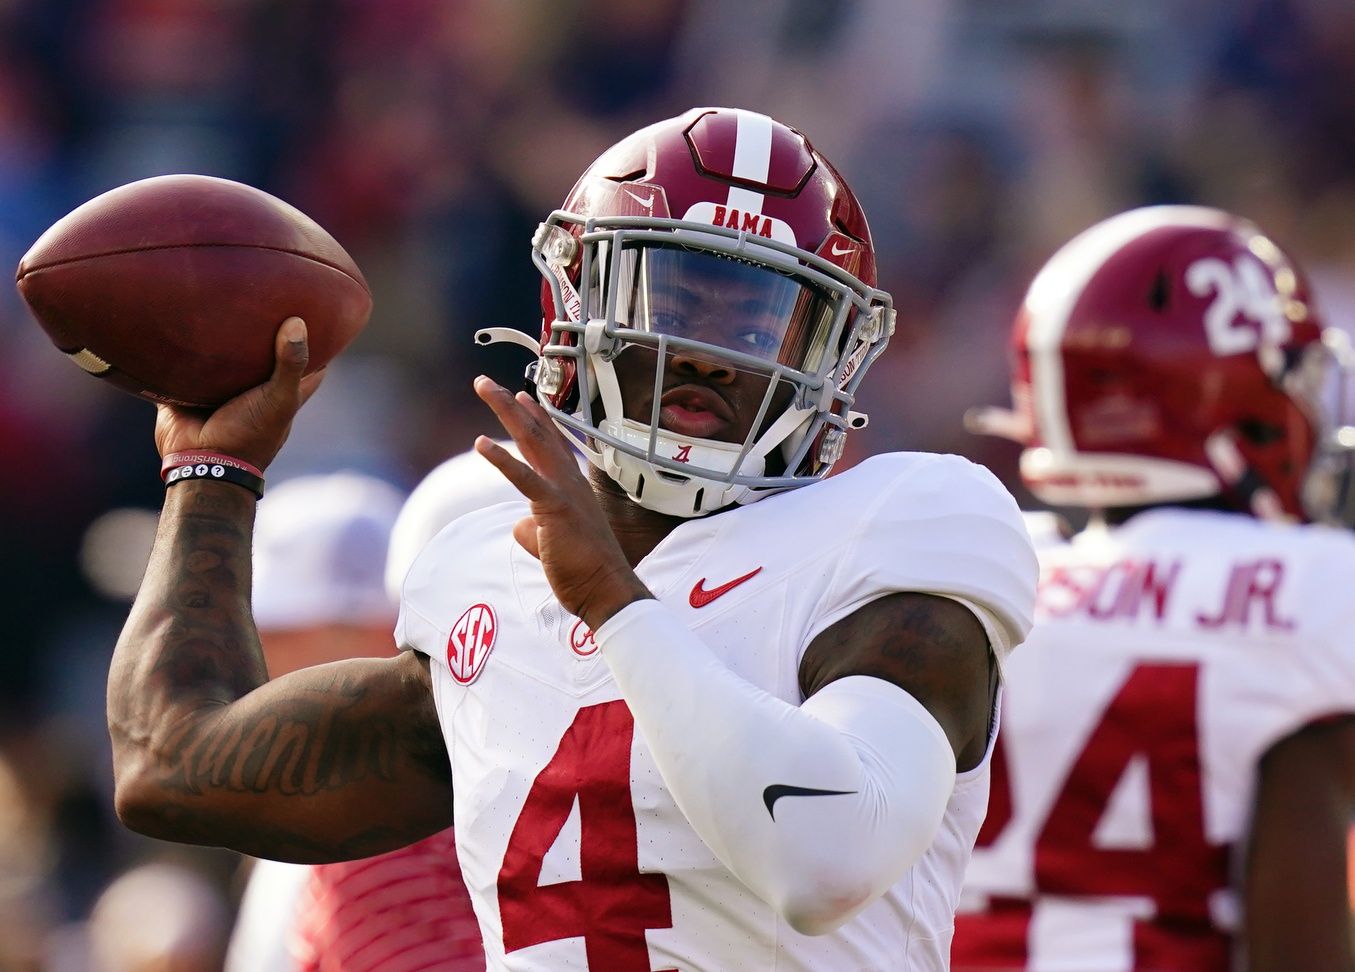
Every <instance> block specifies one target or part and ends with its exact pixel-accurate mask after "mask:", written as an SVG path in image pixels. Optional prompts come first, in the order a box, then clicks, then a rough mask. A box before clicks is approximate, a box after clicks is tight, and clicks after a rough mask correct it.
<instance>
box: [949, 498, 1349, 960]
mask: <svg viewBox="0 0 1355 972" xmlns="http://www.w3.org/2000/svg"><path fill="white" fill-rule="evenodd" d="M1040 563H1041V577H1040V596H1039V599H1038V602H1037V609H1036V625H1035V629H1034V631H1033V632H1032V634H1031V637H1030V640H1029V641H1028V642H1027V644H1026V645H1025V646H1024V647H1023V648H1022V649H1021V651H1020V653H1019V654H1018V655H1017V656H1016V657H1014V658H1013V659H1012V661H1011V664H1010V665H1008V666H1007V669H1006V672H1005V675H1006V690H1005V692H1004V698H1003V727H1002V735H1001V738H1000V740H999V745H998V747H997V752H996V753H995V755H994V757H993V785H992V802H991V805H990V807H989V815H988V819H987V821H986V822H985V824H984V826H983V830H982V832H981V833H980V836H979V840H978V847H977V848H976V849H975V851H974V856H973V859H972V861H971V862H970V867H969V872H968V874H967V875H966V886H965V895H964V900H963V903H962V905H961V915H960V916H959V919H958V921H957V927H956V936H955V949H954V952H953V962H954V967H955V969H956V970H957V972H959V970H977V969H992V968H998V967H1000V968H1024V969H1030V970H1064V969H1076V970H1078V972H1126V970H1134V969H1153V970H1156V972H1187V970H1189V972H1209V970H1214V969H1226V968H1228V967H1229V963H1230V960H1231V957H1230V951H1231V949H1232V947H1233V941H1232V937H1231V933H1232V932H1234V931H1235V930H1236V928H1237V927H1238V919H1239V900H1238V895H1237V893H1236V889H1235V888H1234V886H1233V883H1232V882H1233V881H1234V880H1235V878H1236V874H1237V873H1238V869H1239V867H1240V865H1241V853H1242V851H1243V850H1244V849H1245V843H1246V838H1247V827H1248V820H1249V817H1250V812H1251V806H1252V801H1253V796H1254V791H1255V788H1256V767H1257V762H1258V760H1259V759H1260V758H1261V756H1262V755H1263V754H1264V753H1265V752H1266V750H1267V749H1268V748H1270V747H1271V746H1273V745H1274V744H1275V743H1276V742H1278V741H1279V740H1281V739H1283V738H1284V737H1286V736H1288V735H1290V734H1292V733H1293V732H1295V731H1296V730H1298V729H1300V728H1302V727H1303V726H1304V725H1306V724H1308V723H1311V722H1313V721H1315V720H1318V719H1321V718H1323V717H1324V716H1328V715H1332V714H1336V713H1347V712H1355V641H1353V640H1352V632H1355V601H1353V600H1352V598H1351V596H1350V584H1351V580H1352V579H1353V578H1355V538H1352V537H1351V536H1350V535H1349V534H1347V533H1345V532H1344V531H1338V530H1335V529H1331V528H1327V527H1317V526H1310V527H1296V526H1295V527H1286V526H1278V525H1275V524H1268V523H1264V522H1261V521H1258V520H1254V519H1252V518H1250V517H1245V516H1239V515H1231V514H1226V513H1215V512H1202V511H1189V510H1172V509H1163V510H1157V511H1151V512H1147V513H1143V514H1140V515H1138V516H1136V517H1134V518H1133V519H1132V520H1130V521H1129V522H1128V523H1126V524H1125V525H1124V526H1122V527H1119V528H1117V529H1113V530H1109V531H1106V530H1093V531H1088V532H1085V533H1083V534H1081V535H1079V536H1078V537H1075V538H1074V539H1073V541H1072V542H1070V543H1065V544H1060V545H1055V546H1051V547H1047V548H1045V549H1043V550H1041V552H1040ZM970 909H976V910H977V912H978V913H976V914H973V915H970V914H967V913H966V912H968V911H969V910H970Z"/></svg>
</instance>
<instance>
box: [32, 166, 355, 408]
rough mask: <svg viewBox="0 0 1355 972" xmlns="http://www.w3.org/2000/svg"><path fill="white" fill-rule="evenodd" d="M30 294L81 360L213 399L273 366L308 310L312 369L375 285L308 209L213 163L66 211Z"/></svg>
mask: <svg viewBox="0 0 1355 972" xmlns="http://www.w3.org/2000/svg"><path fill="white" fill-rule="evenodd" d="M18 285H19V293H20V294H22V295H23V298H24V300H25V301H27V303H28V306H29V307H30V308H31V309H32V311H33V314H34V315H35V316H36V317H37V319H38V322H39V323H40V324H41V325H42V327H43V329H44V330H46V332H47V334H48V336H49V337H50V338H51V339H52V343H53V344H55V345H56V346H57V347H58V348H59V349H60V350H62V351H64V352H65V353H66V354H68V355H70V357H71V359H72V360H73V361H75V363H76V364H78V365H79V366H80V367H81V368H84V369H85V370H86V371H88V372H89V373H90V374H93V375H97V376H98V377H100V378H103V379H104V380H106V381H109V382H112V383H113V384H114V385H117V386H118V387H119V388H122V389H124V390H126V391H129V392H131V393H132V394H134V395H140V396H141V397H143V398H148V399H151V400H152V401H159V402H169V403H171V404H178V405H196V406H215V405H219V404H221V403H222V402H224V401H226V400H227V399H229V398H232V397H234V396H235V395H237V394H239V393H240V392H242V391H244V390H246V389H248V388H252V387H253V386H255V385H258V384H260V383H262V382H264V381H266V380H267V379H268V376H269V375H270V374H271V373H272V370H273V340H274V335H275V334H276V333H277V329H278V325H280V324H281V323H282V322H283V321H284V320H286V319H287V318H288V317H291V316H293V315H295V316H297V317H302V318H305V321H306V327H307V331H308V334H309V339H310V364H309V367H308V371H315V370H316V369H318V368H321V367H323V366H324V365H326V364H327V363H328V362H329V361H330V360H331V359H332V358H333V357H334V356H335V355H336V354H338V353H339V352H340V351H341V350H343V348H344V347H345V346H346V345H347V344H348V343H349V342H350V341H351V340H353V338H354V337H356V336H357V334H358V332H359V331H361V330H362V328H363V327H364V326H365V325H366V323H367V318H368V316H369V315H370V314H371V311H372V295H371V291H370V290H368V288H367V282H366V280H364V279H363V276H362V272H361V271H360V270H358V268H357V265H356V264H355V263H354V262H353V259H352V257H350V256H349V255H348V254H347V253H346V252H345V251H344V248H343V247H342V246H340V245H339V244H338V242H336V241H335V239H334V238H333V237H332V236H330V235H329V234H328V233H327V232H325V230H324V229H322V228H321V227H320V226H319V225H318V224H317V223H316V222H315V221H314V220H312V219H311V218H310V217H309V216H307V215H306V214H305V213H303V212H301V211H300V210H298V209H296V208H294V207H292V206H289V205H288V204H287V203H285V202H283V201H282V200H280V199H277V198H275V197H273V196H270V195H269V194H268V193H266V192H262V191H260V190H258V189H255V188H253V187H251V186H246V185H242V184H240V183H238V182H231V181H229V180H226V179H216V178H212V177H210V176H202V175H168V176H157V177H156V178H153V179H143V180H141V181H139V182H132V183H129V184H127V185H125V186H120V187H118V188H117V189H113V190H110V191H109V192H106V193H104V194H103V195H101V196H97V197H95V198H94V199H91V200H90V201H89V202H87V203H85V204H84V205H83V206H80V207H79V208H78V209H76V210H74V211H73V212H71V213H69V214H67V215H66V216H64V217H62V218H61V219H60V220H58V221H57V222H56V223H55V224H54V225H53V226H52V227H51V228H50V229H49V230H47V232H45V233H43V234H42V236H41V237H39V238H38V241H37V242H36V243H34V244H33V247H32V249H30V250H29V251H28V253H27V254H26V255H25V256H24V258H23V259H22V260H20V261H19V273H18Z"/></svg>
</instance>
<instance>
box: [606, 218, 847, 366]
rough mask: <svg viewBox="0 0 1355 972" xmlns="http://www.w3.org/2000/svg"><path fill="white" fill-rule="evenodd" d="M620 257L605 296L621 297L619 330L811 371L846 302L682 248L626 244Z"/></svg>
mask: <svg viewBox="0 0 1355 972" xmlns="http://www.w3.org/2000/svg"><path fill="white" fill-rule="evenodd" d="M617 256H618V257H619V258H618V259H616V260H613V261H611V267H612V268H614V270H613V272H614V274H615V277H616V279H615V280H614V281H610V282H609V285H610V288H611V290H612V291H613V293H612V294H609V295H607V296H609V297H614V299H615V307H614V316H613V317H612V319H613V320H614V321H615V322H616V324H617V325H618V326H619V327H621V328H626V329H629V330H633V331H638V332H641V333H645V334H653V335H666V336H668V337H669V338H675V339H680V340H682V341H689V342H693V343H694V344H700V345H704V346H713V347H716V348H720V349H723V350H726V351H734V352H738V353H739V354H740V355H743V356H746V357H747V358H751V359H756V361H758V362H766V363H767V364H768V365H782V366H783V367H786V368H791V369H793V370H795V371H801V372H807V373H809V374H815V373H817V372H818V370H819V368H820V366H821V365H822V364H823V362H824V358H825V352H826V351H827V349H828V346H829V343H830V341H831V340H832V336H833V331H834V324H835V323H836V318H837V316H838V314H837V312H836V311H837V308H836V305H837V304H838V303H839V302H840V301H838V300H834V299H833V298H832V297H831V296H830V295H829V293H828V292H827V291H826V290H824V289H823V288H820V287H818V286H816V285H815V284H813V283H811V282H809V281H807V280H805V279H803V278H798V277H796V276H792V275H791V274H789V273H786V272H783V271H781V270H779V269H776V268H774V267H771V266H767V265H763V264H758V263H751V262H747V261H744V260H740V259H736V258H733V257H728V256H723V255H720V254H715V253H709V252H698V251H693V250H689V249H685V248H682V247H680V246H661V245H653V244H645V243H635V244H631V243H627V244H626V245H625V246H623V248H622V250H621V252H620V253H619V254H617ZM598 296H602V295H598ZM594 306H606V303H605V301H599V302H598V303H597V304H595V305H594Z"/></svg>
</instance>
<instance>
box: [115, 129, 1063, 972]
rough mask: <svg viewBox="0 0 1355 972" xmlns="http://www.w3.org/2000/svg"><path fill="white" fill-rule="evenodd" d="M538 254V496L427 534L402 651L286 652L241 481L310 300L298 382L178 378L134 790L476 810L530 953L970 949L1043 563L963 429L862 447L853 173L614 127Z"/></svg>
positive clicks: (879, 324)
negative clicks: (1002, 686) (1001, 710)
mask: <svg viewBox="0 0 1355 972" xmlns="http://www.w3.org/2000/svg"><path fill="white" fill-rule="evenodd" d="M533 257H534V259H535V260H536V263H537V265H538V266H539V267H540V269H541V270H542V272H543V275H544V285H543V310H544V321H543V325H544V327H543V331H542V338H541V341H540V342H539V343H538V342H537V340H536V339H535V338H533V337H531V336H529V335H527V334H524V333H520V332H516V331H511V330H505V329H495V330H493V331H488V332H484V333H483V334H482V337H481V339H482V340H483V341H493V340H502V339H507V340H513V341H515V342H517V343H519V344H522V345H524V346H526V347H527V348H529V349H530V350H531V351H532V353H533V357H534V360H533V362H532V365H531V376H532V378H533V383H534V388H535V395H534V396H532V395H529V394H527V393H525V392H524V393H520V394H518V395H516V396H514V395H513V394H512V393H510V392H508V391H506V390H504V389H503V388H501V387H499V386H497V385H496V384H494V383H493V382H491V381H489V380H488V379H484V378H481V379H479V380H478V381H477V383H476V390H477V393H478V394H479V395H480V397H481V398H482V399H483V400H484V401H485V402H486V403H487V404H488V405H489V406H490V407H491V408H492V410H493V411H494V413H495V414H496V415H497V416H498V417H499V419H500V421H501V422H502V424H503V426H504V428H505V429H506V430H507V432H508V433H509V434H510V435H511V437H512V438H513V440H514V441H515V442H516V444H517V445H518V447H519V448H520V450H521V454H522V456H523V461H520V460H518V459H516V458H514V457H513V456H512V455H511V454H510V453H509V452H508V451H506V450H505V449H503V448H502V447H501V446H498V445H496V444H495V443H493V442H492V441H490V440H489V439H481V440H479V441H478V442H477V449H478V450H479V451H480V452H481V454H482V455H484V456H486V458H488V459H489V460H490V461H491V462H492V463H493V464H494V465H495V466H497V467H498V468H499V469H500V470H501V471H502V472H503V473H504V475H505V476H506V477H507V478H508V479H509V480H510V481H511V482H512V483H513V485H514V486H515V487H516V488H517V489H518V490H519V491H520V492H521V493H522V494H523V499H522V500H521V501H519V502H515V503H512V504H508V505H500V506H494V507H490V508H488V509H486V510H483V511H480V512H477V513H474V514H471V515H469V516H465V517H462V518H461V519H460V520H458V521H457V522H456V523H455V524H453V525H452V526H451V527H449V528H448V529H447V530H444V531H442V532H441V533H440V534H438V536H437V537H436V538H434V540H433V541H432V542H431V543H429V544H428V545H427V546H426V547H425V548H424V549H423V550H422V551H421V552H420V554H419V555H418V557H417V559H416V560H415V562H414V564H413V566H412V568H411V569H410V571H409V573H408V575H407V577H406V578H405V581H404V590H403V596H402V603H401V614H400V620H399V622H398V624H397V629H396V638H397V641H398V643H399V645H400V646H401V647H402V648H405V649H408V650H406V651H404V652H402V654H401V656H400V657H399V658H397V659H396V660H394V661H387V660H362V661H346V662H342V663H339V664H336V665H333V666H327V667H323V668H315V669H306V670H303V671H301V672H296V673H293V674H291V675H288V676H285V677H283V678H280V679H277V680H275V681H272V682H267V683H265V682H264V681H263V677H262V670H261V668H260V665H259V662H258V656H257V648H256V645H255V641H256V639H255V632H254V626H253V623H252V621H251V619H250V615H249V609H248V606H249V605H248V596H247V595H248V577H249V533H250V525H251V521H252V517H253V507H254V496H253V495H252V493H251V492H250V490H249V489H248V488H241V487H242V486H243V487H254V488H258V487H259V483H258V482H257V481H256V480H257V479H258V474H257V473H255V472H253V471H252V470H261V469H262V468H263V467H264V466H266V465H267V463H268V462H269V460H271V459H272V457H273V456H274V454H275V453H276V452H277V450H278V449H279V448H280V447H281V445H282V442H283V440H284V438H285V435H286V430H287V427H288V423H289V422H290V420H291V418H292V415H293V414H294V412H295V410H296V409H297V407H299V404H300V402H301V401H302V400H303V399H304V397H305V396H306V395H307V394H308V393H309V391H310V390H311V388H312V387H313V385H314V380H313V379H305V380H301V379H300V375H301V373H302V368H303V366H304V362H305V358H306V350H305V348H306V345H305V329H304V324H303V323H302V322H300V321H299V320H297V319H289V320H288V321H287V322H285V323H284V324H283V326H282V327H281V328H280V330H279V338H278V344H277V357H278V364H277V368H276V371H275V373H274V376H273V378H272V379H271V380H270V381H269V382H268V383H267V384H265V385H262V386H260V387H258V388H256V389H253V390H251V391H250V392H248V393H246V394H245V395H244V396H241V397H240V398H238V399H236V400H233V401H232V402H229V403H227V404H226V405H224V406H222V407H221V408H220V409H218V410H217V411H216V412H214V413H212V414H211V415H210V416H208V417H206V418H205V419H204V417H203V416H202V415H200V414H197V413H190V412H185V411H178V410H175V409H173V408H169V407H166V408H163V409H161V411H160V413H159V419H158V423H157V444H158V446H159V448H160V450H161V452H162V454H164V455H166V456H171V457H173V458H170V459H169V460H168V461H167V465H169V466H171V467H173V471H172V472H171V473H169V474H168V475H169V478H170V479H171V480H172V485H171V486H170V488H169V492H168V495H167V499H166V505H165V509H164V513H163V515H162V518H161V526H160V534H159V538H158V543H157V547H156V552H155V554H154V555H153V560H152V564H151V567H150V569H149V570H148V572H147V575H146V579H145V581H144V583H143V586H142V590H141V592H140V596H139V599H138V601H137V603H136V606H135V607H134V609H133V611H132V614H131V616H130V618H129V620H128V622H127V625H126V627H125V629H124V633H123V636H122V638H121V640H120V641H119V645H118V648H117V651H116V657H115V659H114V662H113V666H112V671H111V674H110V684H109V721H110V729H111V733H112V736H113V740H114V748H115V751H116V756H115V760H116V777H117V806H118V811H119V813H120V815H121V816H122V818H123V819H124V820H125V821H127V822H128V823H129V824H130V825H131V826H133V827H134V828H136V829H139V830H141V831H144V832H146V833H150V834H154V835H156V836H159V837H163V838H168V839H172V840H185V841H200V842H210V843H226V844H229V845H230V846H233V847H236V848H239V849H241V850H244V851H247V852H250V853H255V854H263V855H267V856H270V857H278V858H283V859H291V860H325V859H332V858H342V857H355V856H361V855H366V854H372V853H376V852H378V851H382V850H385V849H387V848H390V847H395V846H399V845H400V844H403V843H408V842H409V841H412V840H415V839H418V838H420V837H422V836H424V835H426V834H429V833H431V832H433V831H436V830H439V829H442V828H444V827H446V826H448V825H449V824H451V823H452V822H453V817H454V818H455V825H456V844H457V851H458V854H459V857H460V860H461V865H462V869H463V874H464V876H465V878H466V881H467V886H468V888H469V890H470V893H471V896H472V899H473V901H474V905H475V911H476V915H477V918H478V919H479V922H480V926H481V929H482V932H483V936H484V941H485V948H486V953H487V960H488V964H489V966H490V967H491V968H495V969H531V970H536V969H541V970H558V969H568V968H573V969H584V968H591V969H593V970H596V972H601V970H606V972H626V970H639V969H644V970H649V969H663V968H674V967H677V968H682V969H684V970H686V969H727V968H736V967H742V968H778V969H785V970H809V969H841V968H884V967H889V968H909V969H925V970H935V969H943V968H944V967H945V966H946V962H947V954H948V951H949V946H950V934H951V925H952V920H953V912H954V906H955V903H956V901H957V900H958V896H959V890H960V881H961V878H962V874H963V870H964V864H965V862H966V860H967V858H968V855H969V851H970V848H971V846H972V844H973V841H974V837H975V835H976V833H977V831H978V827H979V823H980V821H981V819H982V816H983V811H984V807H985V805H986V800H987V779H988V759H989V752H990V748H991V743H992V739H993V734H994V729H995V718H994V715H995V704H996V695H997V685H998V669H999V665H1000V664H1001V663H1002V662H1003V660H1004V659H1005V658H1006V657H1007V655H1008V654H1009V653H1010V651H1011V650H1012V648H1013V647H1014V646H1015V645H1016V644H1017V643H1019V642H1020V641H1021V640H1022V639H1023V638H1024V637H1025V633H1026V630H1027V628H1028V625H1029V623H1030V617H1029V616H1030V611H1031V608H1032V605H1033V600H1034V589H1035V580H1036V575H1037V563H1036V561H1035V557H1034V553H1033V551H1032V549H1031V546H1030V540H1029V538H1028V536H1027V534H1026V532H1025V529H1024V528H1023V526H1022V523H1021V519H1020V513H1019V511H1018V509H1017V508H1016V505H1015V502H1014V501H1013V500H1012V498H1011V496H1010V495H1009V494H1008V493H1007V492H1006V491H1005V490H1004V489H1003V488H1002V486H1001V485H1000V484H999V483H998V481H997V480H996V478H995V477H993V476H992V475H991V474H990V473H988V472H987V471H986V470H984V469H982V468H980V467H977V466H974V465H972V464H971V463H969V462H967V461H965V460H963V459H960V458H957V457H952V456H940V455H920V454H892V455H882V456H878V457H875V458H873V459H871V460H868V461H866V462H863V463H861V464H860V465H858V466H856V467H855V468H853V469H851V470H848V471H846V472H844V473H842V474H841V475H839V476H834V477H833V478H831V479H830V478H827V474H828V472H829V470H830V469H831V468H832V466H833V464H834V463H835V462H836V461H837V459H838V458H839V456H840V455H841V452H842V447H843V443H844V439H845V437H846V435H847V434H848V431H849V430H850V429H851V428H853V427H859V426H860V425H861V424H863V423H864V421H865V418H864V416H862V415H860V414H859V413H857V412H855V411H854V410H853V407H852V406H853V403H854V400H855V393H856V390H857V387H858V386H859V384H860V382H861V379H862V378H863V377H864V375H865V374H866V372H867V371H868V370H869V368H870V365H871V363H872V362H873V361H874V360H875V359H876V358H877V357H878V356H879V354H880V353H881V352H882V351H883V350H884V348H885V345H886V343H887V341H888V339H889V336H890V333H891V331H892V330H893V313H892V309H891V306H890V300H889V297H888V295H887V294H885V293H884V292H883V291H881V290H879V289H878V288H877V287H876V286H875V257H874V250H873V248H872V245H871V242H870V231H869V229H868V228H867V224H866V219H865V216H864V214H863V213H862V211H861V208H860V206H859V204H858V203H857V200H856V197H855V196H854V195H853V194H852V192H851V190H850V189H849V188H848V187H847V185H846V183H845V182H844V181H843V180H842V177H841V176H840V175H839V174H838V173H837V171H836V170H835V169H834V168H833V166H832V165H830V164H829V163H828V161H827V160H826V159H825V158H824V157H823V156H822V155H820V154H819V153H818V152H817V151H815V150H814V149H813V148H812V147H811V145H810V144H809V142H808V141H807V139H806V138H805V137H804V136H803V135H802V134H801V133H799V132H798V131H795V130H794V129H792V128H789V127H787V126H785V125H782V124H780V123H778V122H776V121H774V120H773V119H771V118H768V117H767V116H765V115H760V114H757V113H754V112H751V111H744V110H735V109H725V108H708V109H695V110H692V111H690V112H688V113H686V114H684V115H683V116H681V117H678V118H673V119H669V120H666V121H663V122H659V123H657V124H655V125H652V126H650V127H648V128H645V129H643V130H641V131H639V132H637V133H635V134H633V135H631V136H629V137H627V138H625V139H623V140H622V141H621V142H620V143H618V144H617V145H616V146H614V147H613V148H611V149H609V150H608V151H607V152H605V153H604V154H603V155H602V156H601V157H600V158H599V159H598V160H597V161H596V162H595V163H594V164H593V165H592V166H591V167H590V168H589V169H588V170H587V171H586V172H585V173H584V175H583V176H582V178H581V179H580V180H579V182H578V184H577V185H576V187H575V188H574V190H573V191H572V192H571V193H570V194H569V197H568V199H567V200H566V202H565V205H564V206H563V208H561V209H560V210H558V211H557V212H555V213H554V214H552V215H551V217H550V218H549V219H548V220H547V221H546V223H545V224H544V225H543V226H542V227H541V228H540V230H539V231H538V233H537V234H536V237H535V240H534V245H533ZM561 432H563V433H564V435H567V436H569V437H570V438H571V439H572V440H573V441H574V444H575V445H576V446H577V448H578V449H579V450H580V451H581V452H582V453H583V454H584V455H585V456H587V458H588V460H589V462H590V472H589V475H588V477H587V478H585V476H584V475H583V474H581V473H580V470H579V467H578V464H577V462H576V460H575V456H574V452H573V451H572V450H571V449H570V448H569V445H568V444H567V442H566V440H565V438H564V437H563V436H562V435H561V434H560V433H561ZM185 454H187V455H189V456H194V457H195V456H198V455H207V454H210V455H212V456H216V457H217V458H216V459H215V460H214V461H215V463H216V465H215V467H213V466H212V465H211V462H209V461H207V460H203V461H201V462H199V463H198V465H193V466H187V467H186V468H187V471H186V472H185V471H183V469H184V468H185V467H184V466H182V465H180V464H181V463H187V462H190V461H192V460H190V459H187V458H184V455H185ZM212 468H219V469H221V470H223V475H222V476H214V475H213V473H212ZM222 480H224V481H222ZM453 792H454V793H455V797H454V799H453Z"/></svg>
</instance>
